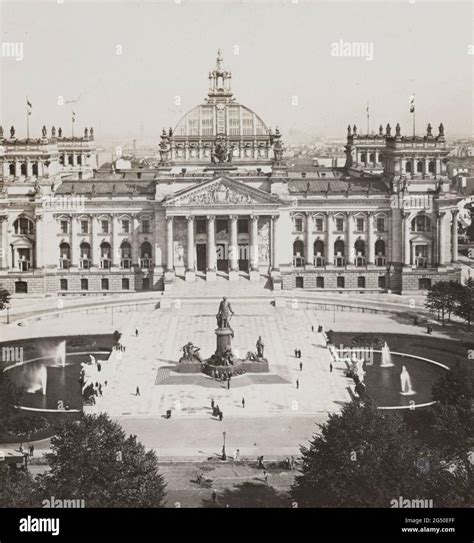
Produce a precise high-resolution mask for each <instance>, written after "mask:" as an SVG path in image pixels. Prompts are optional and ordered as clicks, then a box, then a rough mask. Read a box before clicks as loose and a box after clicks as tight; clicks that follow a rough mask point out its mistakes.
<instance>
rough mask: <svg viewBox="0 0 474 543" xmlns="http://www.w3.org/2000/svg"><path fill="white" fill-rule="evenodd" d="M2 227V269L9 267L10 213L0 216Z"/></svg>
mask: <svg viewBox="0 0 474 543" xmlns="http://www.w3.org/2000/svg"><path fill="white" fill-rule="evenodd" d="M0 228H1V229H2V238H1V239H2V244H1V247H0V262H1V264H0V269H2V270H5V269H8V215H3V216H2V217H0Z"/></svg>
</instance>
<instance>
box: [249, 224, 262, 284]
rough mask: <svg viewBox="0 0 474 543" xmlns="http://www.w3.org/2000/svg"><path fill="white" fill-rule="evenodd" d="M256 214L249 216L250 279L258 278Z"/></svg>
mask: <svg viewBox="0 0 474 543" xmlns="http://www.w3.org/2000/svg"><path fill="white" fill-rule="evenodd" d="M259 277H260V273H259V269H258V215H251V216H250V280H251V281H253V280H258V279H259Z"/></svg>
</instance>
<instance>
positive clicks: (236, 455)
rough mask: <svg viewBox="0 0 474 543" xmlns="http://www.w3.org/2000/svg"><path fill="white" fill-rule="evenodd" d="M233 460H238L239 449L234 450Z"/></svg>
mask: <svg viewBox="0 0 474 543" xmlns="http://www.w3.org/2000/svg"><path fill="white" fill-rule="evenodd" d="M234 462H240V449H236V450H235V451H234Z"/></svg>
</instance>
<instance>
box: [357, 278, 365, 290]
mask: <svg viewBox="0 0 474 543" xmlns="http://www.w3.org/2000/svg"><path fill="white" fill-rule="evenodd" d="M357 288H365V277H364V276H363V275H361V276H360V277H358V278H357Z"/></svg>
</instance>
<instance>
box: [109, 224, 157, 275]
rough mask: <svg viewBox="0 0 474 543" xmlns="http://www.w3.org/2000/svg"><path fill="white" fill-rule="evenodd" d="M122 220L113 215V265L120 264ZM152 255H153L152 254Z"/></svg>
mask: <svg viewBox="0 0 474 543" xmlns="http://www.w3.org/2000/svg"><path fill="white" fill-rule="evenodd" d="M120 230H121V229H120V220H119V218H118V215H113V216H112V266H120V238H119V234H120ZM150 256H151V255H150Z"/></svg>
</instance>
